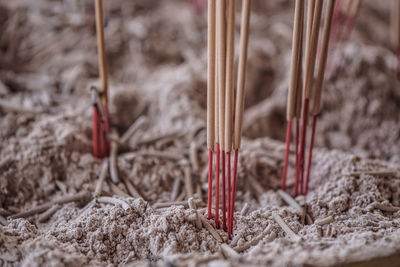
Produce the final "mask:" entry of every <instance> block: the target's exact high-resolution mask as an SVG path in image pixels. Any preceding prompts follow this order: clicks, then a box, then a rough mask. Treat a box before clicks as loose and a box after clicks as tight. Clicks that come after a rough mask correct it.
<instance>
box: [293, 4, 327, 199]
mask: <svg viewBox="0 0 400 267" xmlns="http://www.w3.org/2000/svg"><path fill="white" fill-rule="evenodd" d="M313 2H314V1H312V0H310V2H309V9H308V16H312V17H313V18H310V17H308V22H310V23H312V25H310V24H308V25H307V36H306V69H305V79H304V94H303V119H302V129H301V135H300V151H299V155H298V157H299V160H298V162H297V165H296V182H295V193H296V188H297V186H298V183H300V185H301V193H304V192H303V190H304V186H303V183H302V182H303V181H302V180H303V171H304V167H303V166H304V154H305V142H306V135H307V121H308V120H307V117H308V102H309V98H310V94H311V89H312V78H313V76H314V68H315V57H316V47H317V43H318V36H319V27H320V22H321V13H322V4H323V1H317V3H316V4H315V7H314V8H313V7H312V4H313ZM310 28H311V31H310ZM295 195H296V194H295Z"/></svg>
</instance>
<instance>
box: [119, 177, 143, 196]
mask: <svg viewBox="0 0 400 267" xmlns="http://www.w3.org/2000/svg"><path fill="white" fill-rule="evenodd" d="M122 181H123V182H124V184H125V186H126V189H128V192H129V194H130V195H131V196H132V197H136V198H143V199H144V197H143V196H142V195H141V194H140V193H139V190H137V188H136V187H135V186H134V185H133V184H132V183H131V181H130V180H129V179H128V178H127V177H125V176H122Z"/></svg>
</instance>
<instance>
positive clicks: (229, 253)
mask: <svg viewBox="0 0 400 267" xmlns="http://www.w3.org/2000/svg"><path fill="white" fill-rule="evenodd" d="M220 247H221V252H222V254H223V255H224V257H225V259H229V258H231V259H232V258H237V257H239V254H238V253H237V252H236V250H234V249H232V248H231V247H230V246H228V245H227V244H221V245H220Z"/></svg>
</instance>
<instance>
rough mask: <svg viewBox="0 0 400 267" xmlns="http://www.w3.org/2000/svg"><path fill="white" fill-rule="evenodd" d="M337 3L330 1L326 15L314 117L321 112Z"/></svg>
mask: <svg viewBox="0 0 400 267" xmlns="http://www.w3.org/2000/svg"><path fill="white" fill-rule="evenodd" d="M335 2H336V1H335V0H329V1H328V8H327V11H326V15H325V24H324V29H323V37H322V50H321V56H320V60H319V69H318V75H317V81H316V83H315V96H314V107H313V114H314V115H318V114H319V112H320V110H321V99H322V88H323V82H324V76H325V68H326V62H327V58H328V48H329V39H330V34H331V28H332V17H333V11H334V8H335Z"/></svg>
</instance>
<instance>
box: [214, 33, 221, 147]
mask: <svg viewBox="0 0 400 267" xmlns="http://www.w3.org/2000/svg"><path fill="white" fill-rule="evenodd" d="M215 32H217V31H215ZM215 39H216V38H215ZM215 55H216V56H215V67H216V70H218V65H219V63H218V60H217V58H218V49H217V45H216V46H215ZM218 77H219V74H218V71H216V72H215V96H214V103H215V105H214V139H215V143H219V140H220V136H219V112H218V111H219V95H218V92H219V86H218Z"/></svg>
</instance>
